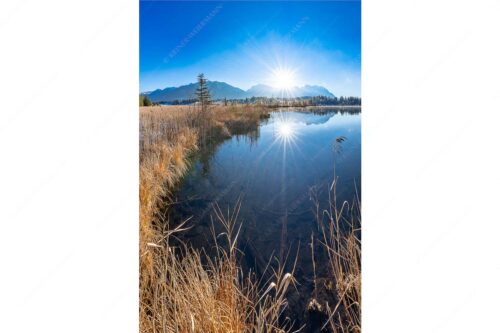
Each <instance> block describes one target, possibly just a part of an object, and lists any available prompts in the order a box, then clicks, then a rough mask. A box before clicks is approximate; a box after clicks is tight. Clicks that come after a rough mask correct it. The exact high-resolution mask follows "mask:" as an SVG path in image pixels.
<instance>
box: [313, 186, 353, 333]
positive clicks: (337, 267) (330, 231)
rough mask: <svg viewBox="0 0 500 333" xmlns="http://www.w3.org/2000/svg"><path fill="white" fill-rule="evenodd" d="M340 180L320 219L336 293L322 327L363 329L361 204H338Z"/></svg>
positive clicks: (336, 330)
mask: <svg viewBox="0 0 500 333" xmlns="http://www.w3.org/2000/svg"><path fill="white" fill-rule="evenodd" d="M337 180H338V178H335V180H334V181H333V183H332V184H331V186H330V188H329V190H330V191H329V198H330V200H329V207H328V208H327V209H326V210H324V211H323V216H322V217H321V218H320V219H319V220H318V222H319V227H320V229H321V237H322V240H321V243H322V245H323V246H324V248H325V249H326V251H327V255H328V266H329V267H328V268H329V282H331V284H330V285H329V287H328V288H329V289H330V290H331V292H333V296H334V297H333V299H334V303H333V304H328V303H327V304H326V312H327V315H328V319H327V321H326V322H325V324H324V325H323V327H322V328H323V329H325V328H329V330H330V331H331V332H335V333H336V332H361V239H360V234H361V203H360V200H359V198H358V197H356V199H355V200H354V202H353V203H352V204H349V203H348V202H347V201H344V202H342V204H341V205H340V206H339V205H337V192H336V185H337ZM323 217H326V218H325V219H323Z"/></svg>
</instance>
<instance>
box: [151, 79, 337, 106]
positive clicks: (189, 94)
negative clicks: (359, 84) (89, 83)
mask: <svg viewBox="0 0 500 333" xmlns="http://www.w3.org/2000/svg"><path fill="white" fill-rule="evenodd" d="M207 86H208V89H209V90H210V94H211V96H212V99H214V100H216V99H224V98H227V99H244V98H251V97H292V96H293V97H311V96H327V97H335V95H333V94H332V93H331V92H330V91H329V90H328V89H326V88H325V87H322V86H316V85H305V86H302V87H294V88H292V89H290V92H289V93H287V94H285V95H284V96H283V94H282V92H281V90H279V89H277V88H273V87H271V86H268V85H265V84H258V85H255V86H253V87H251V88H250V89H248V90H247V91H245V90H243V89H240V88H237V87H234V86H232V85H230V84H227V83H225V82H219V81H208V82H207ZM197 87H198V84H197V83H190V84H187V85H183V86H180V87H167V88H165V89H156V90H154V91H151V92H144V93H143V94H144V95H148V96H149V98H150V99H151V101H152V102H173V101H175V100H188V99H194V98H196V88H197Z"/></svg>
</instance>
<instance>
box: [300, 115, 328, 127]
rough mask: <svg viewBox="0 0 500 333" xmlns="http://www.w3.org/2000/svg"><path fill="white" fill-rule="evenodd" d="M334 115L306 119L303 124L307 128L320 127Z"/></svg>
mask: <svg viewBox="0 0 500 333" xmlns="http://www.w3.org/2000/svg"><path fill="white" fill-rule="evenodd" d="M333 116H334V115H333V114H329V115H324V116H319V117H315V118H312V119H308V120H307V121H306V122H305V124H306V125H307V126H308V125H321V124H325V123H327V122H328V120H330V118H331V117H333Z"/></svg>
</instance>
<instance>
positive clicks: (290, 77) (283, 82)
mask: <svg viewBox="0 0 500 333" xmlns="http://www.w3.org/2000/svg"><path fill="white" fill-rule="evenodd" d="M272 85H273V86H274V87H275V88H278V89H281V90H289V89H291V88H293V87H294V86H295V73H294V72H293V71H292V70H290V69H288V68H277V69H275V70H273V71H272Z"/></svg>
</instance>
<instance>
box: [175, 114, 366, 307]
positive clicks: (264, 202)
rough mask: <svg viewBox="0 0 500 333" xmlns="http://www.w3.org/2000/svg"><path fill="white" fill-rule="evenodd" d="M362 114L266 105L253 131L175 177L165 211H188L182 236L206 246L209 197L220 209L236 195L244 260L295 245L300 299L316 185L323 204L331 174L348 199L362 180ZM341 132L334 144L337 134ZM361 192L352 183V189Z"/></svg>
mask: <svg viewBox="0 0 500 333" xmlns="http://www.w3.org/2000/svg"><path fill="white" fill-rule="evenodd" d="M360 117H361V115H360V114H359V113H358V114H347V113H345V114H341V113H340V112H333V111H331V112H325V110H322V113H321V114H317V113H312V112H311V111H306V110H305V109H302V110H301V109H294V111H289V110H286V109H285V110H281V111H277V112H272V113H271V118H270V119H269V120H267V121H266V122H264V123H262V124H261V126H260V128H259V129H258V131H257V132H253V133H250V134H249V135H246V136H238V137H233V138H232V139H229V140H227V141H225V142H223V143H222V144H220V145H218V146H217V147H216V148H213V149H211V150H207V151H205V152H202V154H200V156H199V157H198V158H197V159H196V161H195V163H194V165H193V167H192V169H191V171H190V172H189V173H188V175H187V176H186V177H185V179H184V181H183V182H182V184H181V186H180V188H179V190H178V192H177V193H176V195H177V198H176V199H177V202H178V203H177V204H176V205H174V207H173V208H172V209H171V212H170V214H171V216H172V215H173V216H174V218H175V219H176V220H177V221H178V219H185V218H188V217H192V219H191V220H190V222H189V225H190V226H191V227H192V228H191V229H190V230H189V231H187V233H186V235H185V237H186V239H187V240H188V241H189V242H190V243H191V244H192V245H193V246H195V247H199V248H200V247H204V248H210V247H213V244H214V241H213V235H212V232H211V227H210V226H211V225H212V219H213V221H214V225H215V226H216V231H217V232H219V231H221V229H220V228H219V227H220V226H219V227H217V222H216V221H215V216H214V214H213V205H214V204H216V203H217V204H218V205H219V206H220V207H221V208H222V209H223V210H225V211H226V212H227V209H228V208H229V209H232V208H233V207H235V205H236V203H237V201H238V199H240V200H241V211H240V214H239V221H241V222H242V231H241V235H240V237H239V242H238V243H239V247H240V248H241V249H242V250H243V252H244V265H246V266H247V268H251V269H252V270H253V271H255V272H257V273H259V272H261V271H262V270H263V268H264V266H265V263H266V262H267V261H268V260H269V258H270V257H271V256H275V257H277V258H279V259H281V260H282V261H283V260H284V259H285V257H286V254H287V253H288V252H289V251H290V252H292V253H293V254H292V257H295V254H296V253H297V252H298V253H299V254H298V255H299V260H298V265H297V269H296V275H297V277H298V279H299V281H302V283H301V289H302V290H303V292H302V293H301V294H299V295H296V298H297V299H296V300H295V301H296V302H297V303H300V304H302V305H303V304H304V302H307V298H308V295H307V292H306V291H307V288H308V284H310V281H311V276H310V275H311V255H310V246H309V243H310V239H311V233H317V222H316V219H315V215H314V203H313V201H312V200H311V193H315V194H316V197H317V198H318V200H319V202H320V206H321V207H322V208H323V209H326V208H327V207H328V206H327V205H328V188H329V185H331V182H332V180H333V178H334V165H335V172H336V175H337V176H338V177H339V183H338V186H337V195H338V200H339V201H343V200H347V201H352V200H353V199H354V197H355V195H356V191H355V189H356V186H357V188H358V190H359V188H360V184H361V179H360V178H361V121H360ZM341 136H342V137H345V141H344V142H343V143H341V145H340V147H337V149H336V150H335V149H334V145H335V141H336V138H338V137H341ZM359 195H360V193H359V191H358V196H359Z"/></svg>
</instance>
